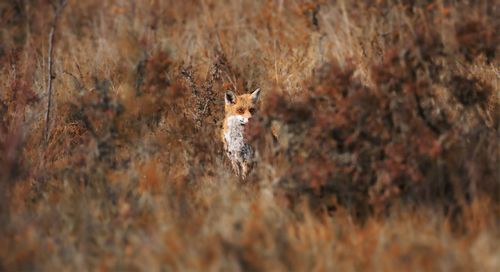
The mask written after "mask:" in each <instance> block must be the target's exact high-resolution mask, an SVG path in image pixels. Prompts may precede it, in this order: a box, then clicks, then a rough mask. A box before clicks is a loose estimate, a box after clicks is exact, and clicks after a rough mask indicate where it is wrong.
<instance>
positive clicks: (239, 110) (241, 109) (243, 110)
mask: <svg viewBox="0 0 500 272" xmlns="http://www.w3.org/2000/svg"><path fill="white" fill-rule="evenodd" d="M236 112H237V113H238V114H244V113H245V109H244V108H238V109H237V110H236Z"/></svg>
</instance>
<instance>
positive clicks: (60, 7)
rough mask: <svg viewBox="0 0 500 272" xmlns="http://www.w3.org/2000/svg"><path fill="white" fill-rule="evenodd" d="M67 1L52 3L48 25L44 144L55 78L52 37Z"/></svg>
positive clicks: (46, 136)
mask: <svg viewBox="0 0 500 272" xmlns="http://www.w3.org/2000/svg"><path fill="white" fill-rule="evenodd" d="M66 2H67V0H59V1H57V2H52V4H53V5H52V8H53V10H54V17H53V18H52V23H51V24H50V32H49V50H48V54H47V64H48V65H49V71H48V75H47V77H48V84H47V93H48V96H49V97H48V99H47V112H46V115H45V131H44V140H45V144H47V143H48V139H49V126H50V108H51V106H52V80H53V79H54V78H55V75H54V73H53V64H54V63H53V54H54V36H55V32H56V27H57V23H58V21H59V17H60V15H61V13H62V10H63V9H64V7H65V6H66Z"/></svg>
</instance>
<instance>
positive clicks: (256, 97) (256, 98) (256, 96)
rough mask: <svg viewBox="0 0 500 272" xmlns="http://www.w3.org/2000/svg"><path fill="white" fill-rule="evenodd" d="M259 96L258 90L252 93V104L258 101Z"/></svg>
mask: <svg viewBox="0 0 500 272" xmlns="http://www.w3.org/2000/svg"><path fill="white" fill-rule="evenodd" d="M259 96H260V88H257V89H255V91H253V92H252V100H253V102H257V101H258V100H259Z"/></svg>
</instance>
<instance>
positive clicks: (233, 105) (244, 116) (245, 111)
mask: <svg viewBox="0 0 500 272" xmlns="http://www.w3.org/2000/svg"><path fill="white" fill-rule="evenodd" d="M259 96H260V88H258V89H256V90H255V91H253V92H252V93H250V94H242V95H235V94H234V93H233V92H232V91H226V94H225V95H224V98H225V99H224V100H225V101H226V104H225V106H224V109H225V111H226V117H230V116H234V117H237V118H238V120H240V122H241V124H243V125H244V124H247V123H248V120H249V119H250V118H252V116H253V115H254V114H255V112H256V106H257V102H258V101H259Z"/></svg>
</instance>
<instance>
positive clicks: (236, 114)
mask: <svg viewBox="0 0 500 272" xmlns="http://www.w3.org/2000/svg"><path fill="white" fill-rule="evenodd" d="M259 97H260V88H257V89H255V90H254V91H253V92H252V93H248V94H242V95H235V94H234V93H233V92H232V91H230V90H228V91H226V92H225V94H224V101H225V104H224V112H225V115H224V120H223V126H222V131H221V138H222V142H223V143H224V151H225V153H226V155H227V157H228V158H229V161H230V162H231V167H232V169H233V171H234V173H235V174H236V175H237V176H238V177H240V178H241V179H242V180H245V179H246V178H247V176H248V174H249V173H250V171H251V170H252V168H253V165H254V151H253V149H252V147H251V146H250V145H249V144H248V143H247V142H246V141H245V137H244V136H245V135H244V133H245V126H246V125H247V124H248V123H249V122H250V120H251V119H252V117H253V116H254V115H255V113H256V112H257V104H258V101H259Z"/></svg>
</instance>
